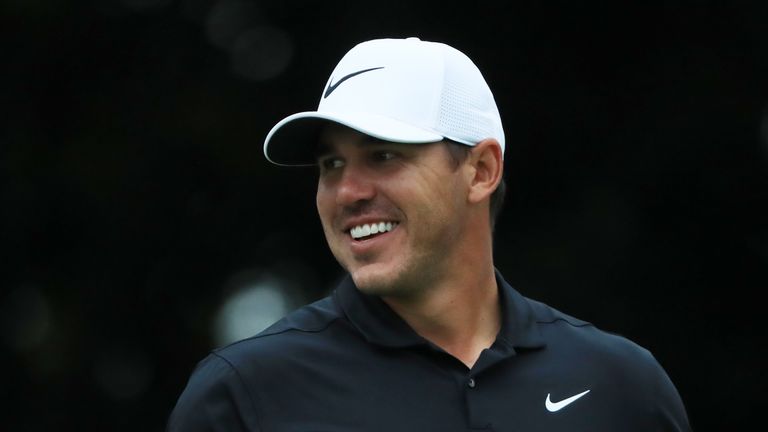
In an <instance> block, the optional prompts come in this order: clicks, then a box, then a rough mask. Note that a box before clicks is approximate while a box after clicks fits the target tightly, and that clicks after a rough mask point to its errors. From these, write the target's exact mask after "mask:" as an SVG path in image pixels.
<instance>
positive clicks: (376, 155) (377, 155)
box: [371, 150, 397, 162]
mask: <svg viewBox="0 0 768 432" xmlns="http://www.w3.org/2000/svg"><path fill="white" fill-rule="evenodd" d="M371 157H372V158H373V160H374V161H376V162H386V161H390V160H392V159H395V158H397V153H395V152H393V151H389V150H378V151H375V152H373V154H372V156H371Z"/></svg>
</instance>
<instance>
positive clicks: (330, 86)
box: [323, 66, 384, 99]
mask: <svg viewBox="0 0 768 432" xmlns="http://www.w3.org/2000/svg"><path fill="white" fill-rule="evenodd" d="M376 69H384V66H379V67H375V68H370V69H363V70H359V71H357V72H352V73H351V74H349V75H346V76H344V77H342V78H341V79H340V80H338V81H336V84H331V83H328V88H327V89H325V94H324V95H323V99H325V98H327V97H328V96H330V95H331V93H333V91H334V90H336V88H338V87H339V84H341V83H343V82H344V81H346V80H348V79H350V78H352V77H353V76H357V75H360V74H361V73H366V72H370V71H373V70H376Z"/></svg>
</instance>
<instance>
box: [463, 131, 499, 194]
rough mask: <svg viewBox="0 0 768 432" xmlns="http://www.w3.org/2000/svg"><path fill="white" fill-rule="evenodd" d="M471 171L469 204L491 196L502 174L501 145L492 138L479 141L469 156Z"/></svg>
mask: <svg viewBox="0 0 768 432" xmlns="http://www.w3.org/2000/svg"><path fill="white" fill-rule="evenodd" d="M468 162H469V165H470V166H471V167H472V168H473V170H471V178H470V183H469V186H470V189H469V196H468V199H469V202H471V203H478V202H481V201H482V200H484V199H486V198H488V197H490V196H491V194H492V193H493V191H495V190H496V187H497V186H498V185H499V182H501V177H502V175H503V174H504V159H503V158H502V156H501V144H499V142H498V141H496V140H495V139H493V138H488V139H485V140H482V141H480V142H479V143H477V145H475V146H474V147H473V148H472V151H471V152H470V154H469V161H468Z"/></svg>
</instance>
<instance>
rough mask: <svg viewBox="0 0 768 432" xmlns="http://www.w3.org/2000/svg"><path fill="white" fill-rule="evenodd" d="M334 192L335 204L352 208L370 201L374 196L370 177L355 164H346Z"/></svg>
mask: <svg viewBox="0 0 768 432" xmlns="http://www.w3.org/2000/svg"><path fill="white" fill-rule="evenodd" d="M337 187H338V189H337V190H336V204H338V205H340V206H352V205H355V204H358V203H361V202H364V201H370V200H371V199H373V197H374V196H375V195H376V188H375V186H374V182H373V181H372V179H371V177H370V175H367V174H366V173H365V170H364V169H362V167H361V166H359V165H357V164H348V165H347V166H346V167H344V172H343V173H342V175H341V179H339V183H338V184H337Z"/></svg>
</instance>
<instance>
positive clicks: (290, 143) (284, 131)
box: [264, 111, 443, 166]
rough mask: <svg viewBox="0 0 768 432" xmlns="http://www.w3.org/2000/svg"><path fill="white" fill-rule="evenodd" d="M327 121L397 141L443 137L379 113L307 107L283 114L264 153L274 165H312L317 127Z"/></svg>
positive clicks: (422, 140) (375, 136)
mask: <svg viewBox="0 0 768 432" xmlns="http://www.w3.org/2000/svg"><path fill="white" fill-rule="evenodd" d="M329 122H331V123H338V124H341V125H344V126H347V127H349V128H352V129H354V130H356V131H358V132H360V133H364V134H366V135H369V136H372V137H374V138H378V139H382V140H385V141H392V142H397V143H407V144H423V143H431V142H437V141H441V140H442V139H443V136H442V135H440V134H437V133H435V132H433V131H429V130H425V129H421V128H418V127H415V126H413V125H410V124H407V123H403V122H401V121H399V120H395V119H391V118H389V117H384V116H380V115H375V114H365V113H358V112H352V113H332V112H317V111H308V112H301V113H298V114H293V115H291V116H288V117H286V118H284V119H283V120H281V121H280V122H279V123H278V124H276V125H275V126H274V127H273V128H272V130H270V131H269V134H267V139H266V140H264V156H266V158H267V160H269V161H270V162H272V163H274V164H277V165H285V166H301V165H314V164H315V157H316V154H315V149H316V147H317V144H318V139H319V134H320V131H321V130H322V127H323V126H324V125H326V124H328V123H329Z"/></svg>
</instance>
